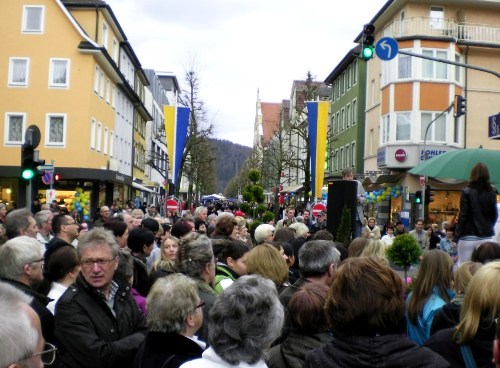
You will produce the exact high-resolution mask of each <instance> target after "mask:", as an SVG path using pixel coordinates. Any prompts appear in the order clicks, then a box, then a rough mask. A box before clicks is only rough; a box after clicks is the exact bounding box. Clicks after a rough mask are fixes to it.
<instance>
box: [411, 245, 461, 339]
mask: <svg viewBox="0 0 500 368" xmlns="http://www.w3.org/2000/svg"><path fill="white" fill-rule="evenodd" d="M452 267H453V261H452V259H451V257H450V256H449V254H448V253H445V252H443V251H441V250H438V249H433V250H430V251H427V252H425V253H424V256H423V259H422V262H421V263H420V269H419V271H418V274H417V279H416V280H415V284H414V287H413V291H412V292H411V293H410V294H409V295H408V299H407V301H406V320H407V333H408V337H409V338H410V339H411V340H413V341H415V342H416V343H417V344H419V345H423V344H424V342H425V341H426V340H427V339H428V338H429V336H430V331H431V326H432V319H433V318H434V315H435V314H436V312H437V311H438V310H440V309H441V308H442V307H443V305H445V304H447V303H449V302H450V301H451V299H452V298H453V296H454V295H453V291H452V290H451V280H452Z"/></svg>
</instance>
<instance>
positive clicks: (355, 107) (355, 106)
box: [352, 100, 358, 125]
mask: <svg viewBox="0 0 500 368" xmlns="http://www.w3.org/2000/svg"><path fill="white" fill-rule="evenodd" d="M357 122H358V104H357V100H352V125H355V124H356V123H357Z"/></svg>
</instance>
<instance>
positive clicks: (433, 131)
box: [420, 113, 446, 143]
mask: <svg viewBox="0 0 500 368" xmlns="http://www.w3.org/2000/svg"><path fill="white" fill-rule="evenodd" d="M438 114H440V113H422V117H421V119H422V124H421V135H420V139H421V140H422V141H423V142H440V143H442V142H445V141H446V115H441V116H440V117H439V118H437V119H436V121H434V123H432V125H431V126H430V127H429V129H428V131H427V137H426V136H425V131H426V130H427V127H428V126H429V124H430V123H431V121H433V120H434V119H435V118H436V116H437V115H438ZM426 138H427V139H426Z"/></svg>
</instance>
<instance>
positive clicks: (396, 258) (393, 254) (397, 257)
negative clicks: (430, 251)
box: [386, 234, 422, 283]
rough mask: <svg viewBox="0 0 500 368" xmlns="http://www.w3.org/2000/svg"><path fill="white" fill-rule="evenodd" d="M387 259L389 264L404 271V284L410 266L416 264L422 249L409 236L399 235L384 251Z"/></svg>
mask: <svg viewBox="0 0 500 368" xmlns="http://www.w3.org/2000/svg"><path fill="white" fill-rule="evenodd" d="M386 254H387V258H389V261H391V263H393V264H395V265H396V266H400V267H402V268H403V270H404V271H405V283H406V282H407V279H408V270H409V268H410V266H412V265H414V264H417V263H418V260H419V258H420V256H421V255H422V249H421V248H420V246H419V245H418V244H417V241H416V240H415V238H414V237H413V236H411V235H410V234H401V235H398V236H396V237H395V238H394V241H393V242H392V244H391V245H390V246H389V247H388V248H387V250H386Z"/></svg>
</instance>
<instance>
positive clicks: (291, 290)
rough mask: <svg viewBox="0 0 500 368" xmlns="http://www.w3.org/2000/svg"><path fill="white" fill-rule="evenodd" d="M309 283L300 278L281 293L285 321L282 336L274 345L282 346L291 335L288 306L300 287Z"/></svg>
mask: <svg viewBox="0 0 500 368" xmlns="http://www.w3.org/2000/svg"><path fill="white" fill-rule="evenodd" d="M308 282H310V281H309V280H307V279H305V278H303V277H300V278H299V279H298V280H297V281H295V282H294V283H293V284H292V285H290V286H289V287H287V288H286V289H284V290H283V292H281V293H280V295H279V299H280V302H281V304H282V305H283V310H284V311H285V321H284V323H283V328H282V329H281V335H280V336H279V337H278V339H276V341H275V342H274V343H273V345H278V344H281V342H283V341H284V339H285V338H286V337H287V336H288V334H289V333H290V316H289V315H288V304H289V303H290V299H292V296H294V294H295V293H296V292H297V291H298V290H299V289H300V287H301V286H302V285H305V284H306V283H308Z"/></svg>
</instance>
